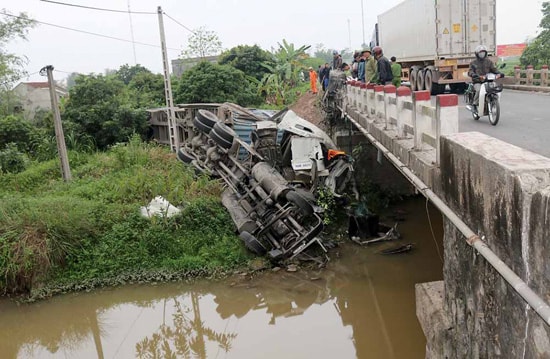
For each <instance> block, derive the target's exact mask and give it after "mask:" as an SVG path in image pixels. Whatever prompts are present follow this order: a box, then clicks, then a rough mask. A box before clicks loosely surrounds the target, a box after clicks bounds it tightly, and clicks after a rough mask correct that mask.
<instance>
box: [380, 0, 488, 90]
mask: <svg viewBox="0 0 550 359" xmlns="http://www.w3.org/2000/svg"><path fill="white" fill-rule="evenodd" d="M495 11H496V1H495V0H405V1H403V2H401V3H400V4H398V5H396V6H394V7H393V8H391V9H390V10H388V11H386V12H384V13H383V14H380V15H379V16H378V23H377V24H376V26H375V30H374V33H373V38H372V40H371V44H370V45H371V47H373V46H376V45H379V46H381V47H382V49H383V50H384V54H385V55H386V56H387V57H388V58H389V57H391V56H395V57H396V58H397V62H399V63H401V66H402V69H403V73H402V80H403V81H408V82H409V83H410V87H411V89H412V90H413V91H420V90H428V91H430V92H431V93H432V94H433V95H436V94H439V93H442V92H443V91H444V90H445V85H447V84H449V85H450V87H451V90H452V91H457V92H459V91H462V90H464V89H465V88H466V82H467V81H469V77H467V76H465V72H467V71H468V67H469V65H470V62H471V61H472V60H473V59H474V57H475V55H474V50H475V48H476V47H477V46H478V45H485V46H486V47H487V51H488V55H489V56H490V57H491V58H492V60H493V61H495V60H496V58H495V57H494V55H495V54H496V26H495V24H496V19H495Z"/></svg>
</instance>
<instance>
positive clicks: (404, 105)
mask: <svg viewBox="0 0 550 359" xmlns="http://www.w3.org/2000/svg"><path fill="white" fill-rule="evenodd" d="M376 90H378V91H376ZM366 91H367V96H366V97H359V98H358V100H357V101H358V102H357V103H356V105H357V106H358V108H359V109H362V111H359V110H358V109H357V108H355V106H349V105H346V103H348V104H349V102H345V103H344V104H343V105H342V106H343V108H342V109H341V110H342V111H343V112H344V113H345V115H346V118H347V119H348V120H349V121H351V122H352V123H353V124H354V126H356V128H357V129H358V132H360V133H362V134H363V135H364V136H366V137H367V138H368V141H371V143H372V144H373V145H374V146H376V147H378V148H380V149H382V150H383V151H385V153H384V155H385V156H386V157H388V158H391V159H392V160H393V161H395V163H396V166H398V170H399V172H402V173H403V174H404V175H405V176H408V177H409V179H410V180H411V181H413V182H415V185H416V186H417V188H419V190H420V191H422V192H423V193H424V194H427V193H428V192H431V194H430V195H429V196H435V195H437V196H438V197H439V199H437V197H436V198H432V200H434V201H435V200H437V201H438V202H441V207H440V208H443V207H445V211H446V212H447V211H448V212H450V211H452V212H454V214H453V215H452V216H450V217H451V218H452V217H454V219H453V221H454V222H455V224H453V223H451V222H450V220H448V219H445V220H444V223H445V238H444V257H445V263H444V281H441V282H435V283H423V284H418V285H417V286H416V294H417V316H418V319H419V321H420V323H421V325H422V328H423V330H424V333H425V335H426V339H427V346H426V357H427V358H493V357H505V358H550V314H548V313H550V307H549V306H548V304H547V303H548V302H550V260H549V258H550V159H549V158H546V157H543V156H540V155H537V154H534V153H531V152H529V151H526V150H524V149H521V148H518V147H516V146H513V145H510V144H507V143H505V142H502V141H499V140H497V139H495V138H492V137H490V136H486V135H483V134H481V133H477V132H467V133H456V132H457V131H458V108H457V105H458V101H457V99H456V98H451V97H447V98H442V97H438V98H437V101H436V107H435V108H433V107H431V106H430V105H429V103H428V102H427V100H425V101H426V102H425V103H418V102H419V101H417V100H419V99H420V98H419V97H418V96H419V95H420V94H417V93H415V94H413V96H412V101H411V102H409V100H408V98H407V97H408V96H409V93H408V92H407V91H404V90H402V91H399V90H398V91H397V101H396V102H397V109H398V111H397V112H398V113H397V117H398V118H397V121H396V122H397V126H395V128H394V126H387V122H386V121H384V119H386V118H387V117H386V114H385V113H380V111H381V110H382V106H381V103H382V102H383V101H384V100H385V99H384V98H383V97H382V95H381V91H380V89H379V88H378V89H374V88H372V87H367V89H366ZM443 96H456V95H443ZM363 99H364V100H363ZM362 101H366V104H365V103H363V102H362ZM365 107H366V111H365ZM444 107H448V108H444ZM365 112H366V113H367V114H368V116H365ZM409 113H412V117H413V118H412V128H410V129H409V128H408V127H409V126H408V122H409V121H410V120H411V119H410V117H409ZM402 116H404V117H402ZM415 116H422V117H423V118H422V119H420V121H424V122H426V121H428V122H431V125H427V123H424V126H420V127H417V126H415V125H416V124H417V120H418V118H415ZM390 117H391V116H390ZM384 127H386V128H384ZM408 135H412V136H408ZM386 181H388V179H387V177H386ZM421 187H422V188H421ZM446 215H449V214H446ZM458 222H461V224H460V225H459V227H461V230H460V231H459V230H458V229H457V227H455V225H457V224H456V223H458ZM464 227H467V230H464ZM472 231H473V232H474V233H477V234H478V236H479V237H480V238H481V240H482V241H483V242H481V241H479V238H477V236H475V235H474V236H472ZM465 233H468V234H467V236H468V237H470V236H471V237H470V240H471V241H470V243H469V244H470V245H468V243H467V241H466V240H465V237H464V235H465ZM475 240H477V242H476V243H474V242H472V241H475ZM471 245H472V246H471ZM473 246H475V249H474V247H473ZM489 252H490V253H489ZM480 253H482V254H483V255H480ZM504 268H505V269H506V270H504ZM497 269H498V270H497ZM505 277H506V280H505ZM509 283H514V285H513V286H512V285H510V284H509ZM518 293H521V295H520V294H518ZM528 302H529V303H531V305H532V306H533V309H531V307H529V305H528V304H527V303H528ZM535 310H536V311H535Z"/></svg>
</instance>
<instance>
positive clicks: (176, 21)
mask: <svg viewBox="0 0 550 359" xmlns="http://www.w3.org/2000/svg"><path fill="white" fill-rule="evenodd" d="M162 13H163V14H164V15H166V17H167V18H169V19H170V20H172V21H173V22H175V23H176V24H178V25H179V26H181V27H183V28H184V29H185V30H187V31H189V32H190V33H192V34H193V35H196V33H195V32H194V31H193V30H191V29H190V28H188V27H187V26H185V25H184V24H182V23H181V22H179V21H178V20H176V19H174V18H173V17H172V16H170V15H168V14H167V13H165V12H164V11H163V12H162Z"/></svg>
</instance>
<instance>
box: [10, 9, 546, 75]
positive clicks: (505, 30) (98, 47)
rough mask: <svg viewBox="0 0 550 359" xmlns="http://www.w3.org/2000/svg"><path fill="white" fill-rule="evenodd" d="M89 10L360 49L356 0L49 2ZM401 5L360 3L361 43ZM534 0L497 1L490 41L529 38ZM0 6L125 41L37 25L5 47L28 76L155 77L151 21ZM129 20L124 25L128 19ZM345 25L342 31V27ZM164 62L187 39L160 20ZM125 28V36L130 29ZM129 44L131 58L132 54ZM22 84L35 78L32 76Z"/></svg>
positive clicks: (270, 43) (239, 40) (247, 39)
mask: <svg viewBox="0 0 550 359" xmlns="http://www.w3.org/2000/svg"><path fill="white" fill-rule="evenodd" d="M56 1H58V2H65V3H72V4H79V5H84V6H90V7H99V8H106V9H116V10H124V11H127V10H128V7H130V10H131V11H134V12H153V13H156V11H157V6H162V9H163V10H164V11H165V12H166V13H167V14H168V15H169V16H171V17H172V18H174V19H175V20H177V21H178V22H179V23H180V24H181V25H184V26H186V27H188V28H191V29H196V28H198V27H200V26H205V27H207V28H208V29H209V30H212V31H215V32H216V33H217V34H218V36H219V38H220V40H221V41H222V44H223V47H224V48H225V49H229V48H231V47H233V46H237V45H241V44H247V45H253V44H257V45H259V46H260V47H262V48H264V49H266V50H270V49H271V48H272V47H277V42H280V41H281V40H282V39H283V38H284V39H287V41H289V42H292V43H294V44H295V45H296V46H297V47H299V46H301V45H312V48H314V47H315V45H316V44H318V43H322V44H324V45H325V47H326V48H328V49H333V48H336V49H343V48H347V47H349V46H350V34H351V47H352V48H360V45H361V43H362V42H363V30H362V28H363V26H362V19H361V0H340V1H335V0H316V1H312V0H274V1H263V0H194V1H183V0H157V1H151V0H56ZM401 1H402V0H363V4H364V23H365V26H364V28H365V38H366V41H367V43H368V41H369V40H368V39H369V38H370V37H371V34H372V30H373V27H374V24H375V23H376V16H377V15H378V14H380V13H382V12H384V11H386V10H388V9H390V8H391V7H393V6H395V5H396V4H398V3H400V2H401ZM542 2H543V1H539V0H523V1H517V0H497V43H498V44H512V43H519V42H523V41H525V39H526V38H527V37H533V36H536V34H537V31H538V24H539V23H540V20H541V17H542V13H541V9H542ZM0 9H5V10H7V11H9V12H11V13H12V14H18V13H19V12H26V13H27V14H28V15H30V16H31V17H32V18H34V19H36V20H38V21H41V22H46V23H50V24H54V25H59V26H63V27H68V28H73V29H78V30H83V31H87V32H92V33H97V34H102V35H107V36H111V37H117V38H121V39H126V40H128V41H129V42H123V41H117V40H112V39H107V38H102V37H97V36H92V35H89V34H84V33H78V32H74V31H70V30H66V29H61V28H56V27H53V26H49V25H45V24H38V25H37V26H36V27H35V28H34V29H32V30H30V32H29V36H28V41H13V42H11V43H10V44H9V46H8V50H9V51H10V52H13V53H16V54H18V55H24V56H26V57H27V58H28V60H29V62H28V65H27V66H26V70H27V71H28V73H30V74H32V73H35V72H37V71H39V70H40V68H42V67H43V66H45V65H50V64H51V65H53V66H54V68H55V69H56V70H58V71H56V72H55V73H54V76H55V78H56V79H62V78H64V77H66V76H67V74H66V73H65V72H79V73H86V74H87V73H91V72H94V73H103V72H104V70H105V69H118V68H119V67H120V66H121V65H123V64H126V63H128V64H130V65H134V64H135V63H136V62H137V63H138V64H141V65H143V66H145V67H147V68H149V69H150V70H152V71H153V72H158V73H160V72H162V55H161V51H160V48H159V47H151V46H144V45H139V44H135V46H134V45H133V44H132V42H131V40H132V33H133V38H134V40H135V41H136V42H141V43H147V44H152V45H155V46H158V45H159V43H160V40H159V39H160V37H159V25H158V16H157V15H156V14H153V15H138V14H133V15H131V17H130V16H129V14H128V13H113V12H106V11H95V10H90V9H82V8H77V7H70V6H62V5H57V4H53V3H48V2H43V1H40V0H0ZM130 20H131V21H130ZM348 20H349V29H350V30H351V31H350V30H348ZM164 22H165V29H166V41H167V46H168V47H169V48H171V49H173V50H168V54H169V58H170V59H174V58H177V57H178V55H179V54H180V53H181V49H182V48H185V47H186V45H187V39H188V37H189V35H190V33H189V31H187V30H186V29H185V28H184V27H182V26H181V25H179V24H177V23H176V22H174V21H172V20H171V19H169V18H166V17H165V18H164ZM132 28H133V32H132V30H131V29H132ZM134 47H135V56H134ZM24 80H27V81H41V80H45V78H41V77H40V76H39V75H37V74H35V75H32V76H30V77H29V78H28V79H24Z"/></svg>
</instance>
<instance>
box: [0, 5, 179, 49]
mask: <svg viewBox="0 0 550 359" xmlns="http://www.w3.org/2000/svg"><path fill="white" fill-rule="evenodd" d="M0 14H2V15H5V16H11V17H15V18H21V17H20V16H17V15H12V14H8V13H6V12H0ZM31 20H33V21H34V22H36V23H38V24H42V25H48V26H53V27H57V28H60V29H64V30H70V31H75V32H80V33H83V34H87V35H93V36H98V37H104V38H107V39H111V40H117V41H123V42H129V43H136V44H138V45H142V46H150V47H156V48H160V46H159V45H154V44H148V43H145V42H139V41H135V42H133V41H132V40H127V39H122V38H120V37H114V36H109V35H103V34H98V33H95V32H90V31H86V30H79V29H73V28H71V27H67V26H61V25H56V24H51V23H48V22H44V21H39V20H36V19H31ZM167 49H168V50H172V51H181V50H180V49H175V48H171V47H167Z"/></svg>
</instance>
